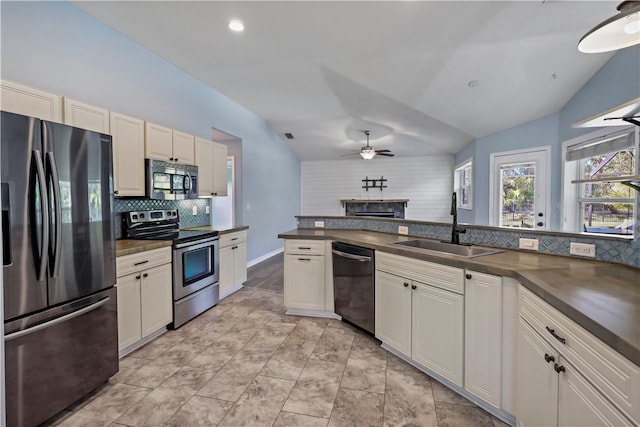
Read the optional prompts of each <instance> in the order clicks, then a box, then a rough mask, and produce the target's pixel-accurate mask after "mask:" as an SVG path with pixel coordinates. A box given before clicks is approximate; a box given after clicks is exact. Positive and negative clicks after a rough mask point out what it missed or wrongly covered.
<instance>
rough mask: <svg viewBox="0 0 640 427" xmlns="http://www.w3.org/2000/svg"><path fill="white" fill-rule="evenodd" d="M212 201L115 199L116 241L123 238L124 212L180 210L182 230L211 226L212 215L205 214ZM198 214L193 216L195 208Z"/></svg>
mask: <svg viewBox="0 0 640 427" xmlns="http://www.w3.org/2000/svg"><path fill="white" fill-rule="evenodd" d="M210 200H211V199H190V200H149V199H137V198H136V199H124V198H122V199H120V198H118V199H114V202H113V210H114V213H115V231H116V239H121V238H122V215H121V214H122V212H129V211H148V210H153V209H178V216H179V218H180V228H189V227H197V226H200V225H209V224H211V215H210V214H207V213H205V207H206V206H209V203H210ZM194 206H195V207H197V209H198V214H197V215H193V207H194Z"/></svg>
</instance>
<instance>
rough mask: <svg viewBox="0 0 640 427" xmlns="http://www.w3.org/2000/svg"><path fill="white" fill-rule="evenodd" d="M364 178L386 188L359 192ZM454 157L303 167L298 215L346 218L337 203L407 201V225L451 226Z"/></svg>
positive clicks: (337, 162) (322, 163) (317, 163)
mask: <svg viewBox="0 0 640 427" xmlns="http://www.w3.org/2000/svg"><path fill="white" fill-rule="evenodd" d="M366 176H368V177H369V178H370V179H371V178H380V177H381V176H384V177H385V178H387V179H388V181H387V188H385V189H384V190H383V191H382V192H380V190H379V189H369V191H366V190H364V189H363V188H362V180H363V179H364V178H365V177H366ZM452 191H453V156H448V155H444V156H428V157H413V158H374V159H373V160H363V159H355V160H335V161H307V162H302V215H332V216H333V215H344V207H342V206H341V204H340V200H341V199H409V204H408V207H407V209H406V211H405V216H406V218H407V219H414V220H421V221H442V222H447V221H449V219H450V218H449V216H450V215H449V211H450V209H451V193H452Z"/></svg>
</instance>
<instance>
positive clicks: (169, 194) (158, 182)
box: [145, 159, 198, 200]
mask: <svg viewBox="0 0 640 427" xmlns="http://www.w3.org/2000/svg"><path fill="white" fill-rule="evenodd" d="M145 166H146V183H147V197H148V198H149V199H155V200H184V199H197V198H198V167H197V166H193V165H183V164H179V163H171V162H165V161H162V160H153V159H145Z"/></svg>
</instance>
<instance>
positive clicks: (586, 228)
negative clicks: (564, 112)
mask: <svg viewBox="0 0 640 427" xmlns="http://www.w3.org/2000/svg"><path fill="white" fill-rule="evenodd" d="M636 133H637V131H636V130H635V129H626V130H624V131H619V132H615V133H609V134H607V135H602V136H599V137H595V138H593V137H591V138H585V139H586V140H584V141H578V142H577V143H574V144H571V145H568V146H567V148H566V159H567V165H566V168H567V169H566V170H568V171H571V170H572V169H573V170H575V172H574V174H573V176H577V179H579V180H590V181H595V182H586V183H581V184H578V185H575V184H574V189H573V192H575V193H576V194H575V205H574V209H575V211H576V217H577V223H576V225H577V227H576V228H577V230H574V231H583V232H588V233H598V234H608V235H621V236H633V232H634V231H633V229H634V223H635V218H636V214H635V213H636V209H637V206H636V194H635V190H633V189H631V188H630V187H628V186H625V185H624V184H622V183H619V182H610V181H607V180H608V179H612V180H615V178H616V177H619V176H628V175H635V174H636V173H637V170H638V160H637V142H636ZM569 191H571V190H569Z"/></svg>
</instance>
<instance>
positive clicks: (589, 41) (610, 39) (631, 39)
mask: <svg viewBox="0 0 640 427" xmlns="http://www.w3.org/2000/svg"><path fill="white" fill-rule="evenodd" d="M617 9H618V10H619V11H620V13H619V14H618V15H615V16H612V17H611V18H609V19H607V20H606V21H604V22H602V23H600V24H599V25H597V26H596V27H594V28H593V29H592V30H591V31H589V32H588V33H587V34H585V35H584V36H583V37H582V38H581V39H580V41H579V42H578V50H579V51H580V52H584V53H600V52H609V51H612V50H617V49H622V48H625V47H629V46H633V45H636V44H640V1H623V2H622V3H620V4H619V5H618V7H617Z"/></svg>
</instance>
